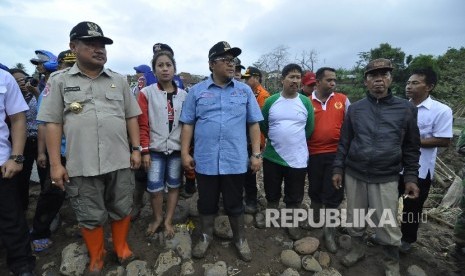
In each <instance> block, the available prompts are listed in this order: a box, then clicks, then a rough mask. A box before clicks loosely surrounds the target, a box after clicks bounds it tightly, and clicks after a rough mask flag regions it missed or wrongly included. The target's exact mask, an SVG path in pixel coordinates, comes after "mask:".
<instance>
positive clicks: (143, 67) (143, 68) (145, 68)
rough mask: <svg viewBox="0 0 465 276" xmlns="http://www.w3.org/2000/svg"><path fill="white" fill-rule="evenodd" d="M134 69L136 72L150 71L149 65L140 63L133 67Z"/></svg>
mask: <svg viewBox="0 0 465 276" xmlns="http://www.w3.org/2000/svg"><path fill="white" fill-rule="evenodd" d="M134 70H136V73H148V72H150V71H152V69H151V68H150V66H148V65H145V64H141V65H139V66H136V67H134Z"/></svg>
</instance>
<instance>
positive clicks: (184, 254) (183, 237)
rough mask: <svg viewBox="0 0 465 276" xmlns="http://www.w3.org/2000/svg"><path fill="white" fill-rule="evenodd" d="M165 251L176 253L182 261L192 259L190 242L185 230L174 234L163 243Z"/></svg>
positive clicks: (189, 236)
mask: <svg viewBox="0 0 465 276" xmlns="http://www.w3.org/2000/svg"><path fill="white" fill-rule="evenodd" d="M165 247H166V249H171V250H174V251H176V253H178V255H179V256H180V257H181V258H182V259H183V260H188V259H190V258H191V257H192V240H191V235H190V234H189V231H188V230H187V229H181V230H179V231H176V232H175V233H174V237H173V238H172V239H169V240H166V241H165Z"/></svg>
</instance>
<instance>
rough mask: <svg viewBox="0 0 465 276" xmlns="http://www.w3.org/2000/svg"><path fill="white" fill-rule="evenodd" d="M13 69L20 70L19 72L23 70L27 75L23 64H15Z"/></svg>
mask: <svg viewBox="0 0 465 276" xmlns="http://www.w3.org/2000/svg"><path fill="white" fill-rule="evenodd" d="M14 68H17V69H21V70H23V71H24V72H26V73H27V71H26V66H24V64H22V63H16V65H15V67H14Z"/></svg>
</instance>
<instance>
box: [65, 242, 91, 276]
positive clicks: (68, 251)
mask: <svg viewBox="0 0 465 276" xmlns="http://www.w3.org/2000/svg"><path fill="white" fill-rule="evenodd" d="M88 262H89V256H87V248H86V246H85V245H84V244H81V245H80V244H78V243H76V242H75V243H71V244H69V245H67V246H66V247H65V248H64V249H63V251H61V265H60V273H61V274H62V275H70V276H71V275H82V274H83V273H84V270H85V269H86V266H87V263H88Z"/></svg>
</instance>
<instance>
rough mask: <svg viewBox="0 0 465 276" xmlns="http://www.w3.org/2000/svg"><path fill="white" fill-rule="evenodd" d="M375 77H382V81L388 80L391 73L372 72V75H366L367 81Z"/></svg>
mask: <svg viewBox="0 0 465 276" xmlns="http://www.w3.org/2000/svg"><path fill="white" fill-rule="evenodd" d="M377 77H382V78H383V79H388V78H390V77H391V72H389V71H386V72H374V73H368V74H367V79H369V80H371V79H374V78H377Z"/></svg>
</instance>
